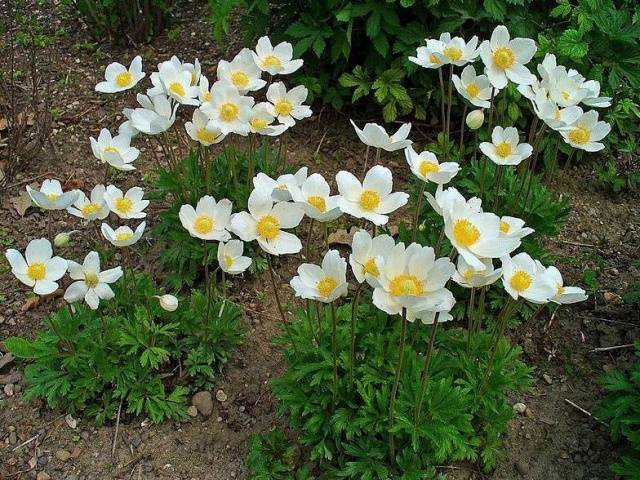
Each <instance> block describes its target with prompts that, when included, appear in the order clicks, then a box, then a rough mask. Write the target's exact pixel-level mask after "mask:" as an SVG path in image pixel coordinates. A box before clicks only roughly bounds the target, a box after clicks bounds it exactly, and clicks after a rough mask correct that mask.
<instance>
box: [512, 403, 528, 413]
mask: <svg viewBox="0 0 640 480" xmlns="http://www.w3.org/2000/svg"><path fill="white" fill-rule="evenodd" d="M513 411H514V412H516V413H520V414H523V413H524V412H526V411H527V406H526V405H525V404H524V403H521V402H518V403H514V404H513Z"/></svg>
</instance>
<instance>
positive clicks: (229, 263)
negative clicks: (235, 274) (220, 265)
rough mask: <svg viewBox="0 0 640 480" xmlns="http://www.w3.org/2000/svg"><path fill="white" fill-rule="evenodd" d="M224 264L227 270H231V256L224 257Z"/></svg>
mask: <svg viewBox="0 0 640 480" xmlns="http://www.w3.org/2000/svg"><path fill="white" fill-rule="evenodd" d="M224 264H225V265H226V266H227V268H231V266H232V265H233V257H232V256H231V255H225V256H224Z"/></svg>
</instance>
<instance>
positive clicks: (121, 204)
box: [115, 197, 133, 215]
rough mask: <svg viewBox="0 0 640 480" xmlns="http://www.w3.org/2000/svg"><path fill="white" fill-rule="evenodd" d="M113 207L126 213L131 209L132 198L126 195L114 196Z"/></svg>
mask: <svg viewBox="0 0 640 480" xmlns="http://www.w3.org/2000/svg"><path fill="white" fill-rule="evenodd" d="M115 207H116V210H117V211H119V212H120V213H124V214H125V215H127V214H128V213H129V212H131V210H133V200H131V199H130V198H127V197H120V198H116V202H115Z"/></svg>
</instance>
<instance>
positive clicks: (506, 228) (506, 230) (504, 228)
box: [500, 220, 511, 235]
mask: <svg viewBox="0 0 640 480" xmlns="http://www.w3.org/2000/svg"><path fill="white" fill-rule="evenodd" d="M509 230H511V226H510V225H509V224H508V223H507V222H505V221H502V220H501V221H500V232H501V233H504V234H505V235H506V234H507V233H509Z"/></svg>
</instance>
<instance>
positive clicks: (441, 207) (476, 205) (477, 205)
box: [424, 185, 482, 216]
mask: <svg viewBox="0 0 640 480" xmlns="http://www.w3.org/2000/svg"><path fill="white" fill-rule="evenodd" d="M424 196H425V197H427V201H428V202H429V205H431V208H433V209H434V210H435V212H436V213H437V214H438V215H440V216H442V215H443V214H444V213H443V212H445V211H447V210H449V209H450V208H451V207H452V206H453V204H454V203H455V202H461V203H466V204H467V207H468V208H469V209H470V210H471V211H473V212H481V211H482V200H481V199H479V198H478V197H473V198H470V199H469V200H466V199H465V198H464V196H463V195H462V194H461V193H460V192H459V191H458V189H457V188H455V187H449V188H447V189H446V190H444V187H443V186H442V185H438V188H436V194H435V196H434V195H431V193H429V192H424Z"/></svg>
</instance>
